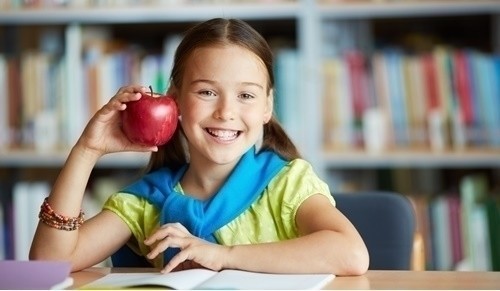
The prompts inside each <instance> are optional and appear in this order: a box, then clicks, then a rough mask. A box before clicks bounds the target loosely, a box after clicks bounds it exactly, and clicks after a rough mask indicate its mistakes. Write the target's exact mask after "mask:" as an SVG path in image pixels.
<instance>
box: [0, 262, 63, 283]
mask: <svg viewBox="0 0 500 291" xmlns="http://www.w3.org/2000/svg"><path fill="white" fill-rule="evenodd" d="M70 273H71V265H70V263H69V262H62V261H13V260H12V261H11V260H7V261H0V289H3V290H49V289H53V290H54V289H65V288H68V287H70V286H71V285H73V278H71V277H70Z"/></svg>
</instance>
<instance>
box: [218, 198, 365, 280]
mask: <svg viewBox="0 0 500 291" xmlns="http://www.w3.org/2000/svg"><path fill="white" fill-rule="evenodd" d="M296 223H297V226H298V228H299V232H300V233H301V235H302V236H301V237H299V238H296V239H291V240H287V241H282V242H277V243H267V244H256V245H240V246H234V247H231V248H230V250H229V252H228V253H229V256H227V258H228V261H227V263H226V268H231V269H232V268H236V269H244V270H250V271H260V272H277V273H295V272H297V273H325V272H327V273H332V274H336V275H340V276H342V275H361V274H364V273H365V272H366V270H367V269H368V264H369V256H368V250H367V249H366V246H365V244H364V242H363V240H362V238H361V236H360V235H359V233H358V232H357V230H356V229H355V227H354V226H353V225H352V224H351V222H350V221H349V220H348V219H347V218H346V217H345V216H344V215H343V214H342V213H341V212H340V211H339V210H338V209H337V208H335V207H333V206H332V205H331V204H330V202H329V201H328V199H327V198H326V197H324V196H323V195H319V194H318V195H313V196H311V197H309V198H308V199H306V200H305V201H304V202H303V203H302V205H301V206H300V207H299V209H298V211H297V216H296Z"/></svg>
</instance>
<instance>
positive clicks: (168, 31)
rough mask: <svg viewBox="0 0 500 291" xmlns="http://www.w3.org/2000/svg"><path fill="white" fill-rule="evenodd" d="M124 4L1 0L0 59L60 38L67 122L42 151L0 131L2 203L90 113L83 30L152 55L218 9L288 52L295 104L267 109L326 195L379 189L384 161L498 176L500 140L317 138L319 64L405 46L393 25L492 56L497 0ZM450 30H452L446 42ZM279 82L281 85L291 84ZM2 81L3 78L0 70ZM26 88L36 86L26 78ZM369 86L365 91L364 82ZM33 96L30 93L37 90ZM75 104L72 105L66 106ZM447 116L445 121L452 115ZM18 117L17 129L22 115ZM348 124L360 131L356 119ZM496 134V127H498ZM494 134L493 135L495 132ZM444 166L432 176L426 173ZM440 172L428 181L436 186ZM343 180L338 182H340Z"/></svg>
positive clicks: (106, 163) (50, 161) (57, 158)
mask: <svg viewBox="0 0 500 291" xmlns="http://www.w3.org/2000/svg"><path fill="white" fill-rule="evenodd" d="M8 2H9V1H7V2H6V3H8ZM10 2H12V3H13V2H19V1H10ZM85 2H86V1H75V2H68V3H85ZM126 2H127V1H122V3H124V4H121V5H119V6H104V5H103V6H98V7H95V6H76V7H71V6H70V7H65V8H61V7H44V8H36V7H29V8H25V9H22V8H19V7H18V8H8V7H6V6H5V5H6V4H5V3H1V4H0V5H4V6H1V7H0V8H1V9H0V55H2V54H4V55H6V54H10V53H12V52H19V51H25V50H26V51H27V50H30V51H33V50H34V51H35V52H36V50H37V47H39V46H40V44H39V43H37V39H40V36H41V35H45V34H46V35H47V36H46V37H45V39H48V40H50V39H51V38H52V39H54V40H56V41H59V42H60V43H59V44H58V45H56V47H55V48H52V49H54V50H56V51H57V52H58V56H57V57H58V58H59V59H64V60H65V61H64V62H58V63H57V64H58V66H59V69H60V70H61V71H65V72H67V73H66V74H65V75H64V78H62V77H61V78H62V79H61V80H64V81H62V85H61V84H59V85H60V87H57V88H56V89H55V90H56V91H57V92H59V95H58V96H57V98H67V97H64V96H71V98H67V102H65V103H63V105H62V106H63V107H62V109H60V110H61V112H62V113H61V114H63V115H66V116H71V118H69V119H67V120H68V122H67V123H65V124H63V125H59V127H58V129H57V130H56V131H57V135H56V136H55V137H53V139H55V140H57V141H58V142H57V143H56V144H54V142H53V141H52V143H51V141H50V140H47V141H46V142H47V143H48V144H49V146H48V148H49V149H47V148H45V147H44V145H41V146H39V147H41V148H42V149H41V150H40V149H38V150H36V149H35V148H36V145H34V144H33V140H31V143H30V142H29V141H28V142H27V143H26V144H22V142H21V143H20V142H14V143H9V142H6V141H5V140H6V138H5V135H0V169H2V171H1V172H0V174H1V175H0V186H1V187H3V188H2V189H6V190H5V191H2V192H3V193H2V197H3V198H2V203H6V202H5V201H7V202H8V201H10V199H11V198H9V195H10V194H11V193H10V192H11V191H12V185H13V183H14V182H15V180H16V179H18V177H24V175H23V174H24V173H26V172H30V171H31V170H32V169H35V172H36V173H39V172H43V171H44V170H48V171H49V172H50V171H57V169H58V168H60V167H61V165H62V164H63V163H64V160H65V157H66V155H67V153H68V150H69V147H70V146H71V145H72V144H73V143H74V141H75V140H76V138H77V137H78V136H79V134H80V132H81V130H82V129H83V126H84V125H85V123H86V121H87V120H88V118H89V117H90V111H92V110H91V109H88V103H89V102H88V98H87V97H86V96H87V95H88V92H87V91H86V90H87V89H86V87H87V86H86V84H87V83H85V82H86V81H85V74H84V72H85V71H84V70H83V68H85V66H86V59H85V58H84V57H82V56H86V55H87V54H88V52H89V48H88V47H87V44H88V37H89V35H90V36H93V37H96V36H97V37H104V39H105V40H107V41H109V40H110V39H119V41H120V42H119V43H117V44H116V43H114V44H113V45H118V46H119V45H123V43H125V44H127V43H136V42H141V41H144V43H145V44H147V46H149V47H151V48H153V49H154V50H153V52H148V53H152V54H153V53H158V51H159V52H160V53H161V52H162V50H163V48H162V46H163V45H164V44H165V43H167V36H175V35H177V34H178V33H180V32H181V31H183V30H184V29H185V28H186V27H188V26H189V25H190V24H192V23H194V22H197V21H201V20H205V19H208V18H212V17H221V16H222V17H235V18H241V19H244V20H246V21H248V22H249V23H250V24H252V25H253V26H254V27H255V28H256V29H258V30H259V31H260V32H262V33H263V34H264V36H265V37H266V38H267V39H268V40H269V41H270V43H271V45H272V46H273V47H276V48H277V49H278V48H285V49H288V50H289V51H290V50H291V51H292V52H294V56H295V59H294V61H295V66H296V67H295V68H296V70H294V71H295V72H296V75H295V78H299V79H298V80H300V81H299V82H295V83H296V84H297V83H298V84H299V85H298V87H293V88H294V90H295V91H296V94H294V96H293V97H290V98H288V97H289V96H288V97H287V100H286V101H285V102H284V103H283V104H290V103H293V104H294V107H288V105H287V106H285V105H283V104H281V103H279V102H280V101H278V104H277V105H278V106H277V110H281V111H284V112H281V114H282V116H281V117H282V118H283V120H285V121H286V122H284V125H285V127H286V128H287V130H288V131H289V132H290V134H291V135H292V139H294V141H295V142H296V143H297V145H298V147H299V149H300V150H301V151H302V152H303V154H304V156H305V158H306V159H308V160H310V161H311V163H312V164H313V165H314V166H315V168H316V169H317V171H318V173H319V175H320V176H322V177H324V179H325V180H326V181H327V182H328V183H329V184H330V185H332V186H331V188H332V191H333V192H335V191H344V190H345V189H354V190H356V189H359V188H370V187H377V185H379V184H377V183H378V182H377V181H378V180H380V177H378V176H379V175H380V173H379V172H385V171H390V170H392V169H395V170H396V169H412V170H415V171H421V172H423V173H422V174H421V176H423V177H429V175H430V176H432V175H433V173H438V172H439V173H441V171H451V172H452V174H451V175H455V174H456V173H455V172H457V173H469V172H470V173H472V172H475V171H476V170H481V171H487V172H488V174H489V175H490V177H491V179H492V180H493V181H495V180H498V177H500V173H499V171H500V146H498V145H492V144H489V143H486V142H484V143H482V144H479V145H476V144H471V143H468V144H466V145H465V146H461V147H454V146H453V144H452V143H451V141H450V140H451V138H450V137H448V138H447V140H448V141H447V142H446V145H445V146H443V147H442V148H438V149H434V150H433V149H431V147H430V146H429V145H428V144H427V143H428V141H427V140H425V139H424V142H421V143H420V144H417V145H414V144H410V145H408V146H402V145H397V146H394V145H391V146H387V145H386V147H385V148H384V149H383V150H375V151H374V152H370V151H367V150H366V149H365V146H364V145H363V142H364V139H363V138H362V133H361V132H359V131H358V133H357V134H358V137H356V139H357V141H356V142H354V143H352V144H348V145H347V146H346V145H345V144H344V145H340V146H339V145H338V144H332V143H330V142H327V140H328V138H327V137H326V136H325V132H328V131H329V129H328V128H327V126H328V122H327V118H328V117H329V116H332V115H335V114H332V112H331V111H329V110H331V108H330V107H329V106H327V105H328V102H325V99H324V96H325V95H326V94H328V92H329V91H328V90H330V89H331V88H330V89H329V87H328V86H329V83H328V82H327V81H326V79H325V73H324V64H325V62H326V60H328V59H330V58H333V57H337V56H339V55H341V54H342V53H343V52H345V51H348V50H352V49H356V50H359V51H361V52H362V53H363V54H364V55H365V56H366V57H367V60H366V61H367V62H369V63H371V59H370V58H371V57H372V56H373V55H374V54H376V53H377V52H379V51H380V48H381V46H382V45H384V44H387V43H389V44H391V43H392V44H396V45H397V46H398V47H399V48H403V46H404V45H403V44H402V43H401V42H400V39H399V38H400V37H401V36H402V34H401V32H404V31H406V30H412V31H416V32H422V31H425V32H427V31H428V30H429V27H431V28H432V30H435V32H436V33H437V34H436V35H437V36H438V37H441V38H443V40H444V42H445V43H446V44H452V45H456V46H466V47H468V48H473V49H478V50H480V51H481V52H482V53H485V54H487V55H488V56H489V55H493V54H499V53H500V1H496V0H479V1H473V0H458V1H451V0H449V1H446V0H442V1H439V0H428V1H409V0H408V1H406V0H404V1H403V0H400V1H396V0H394V1H389V0H387V1H383V0H381V1H375V0H373V1H368V0H367V1H364V0H356V1H347V0H346V1H326V0H325V1H320V0H318V1H316V0H297V1H278V0H277V1H265V2H259V1H241V2H239V1H231V2H227V1H223V2H217V1H215V2H210V3H196V4H194V3H192V2H189V1H188V2H187V3H186V4H180V3H177V4H173V5H160V4H150V5H132V6H127V5H125V3H126ZM130 2H137V1H130ZM150 2H151V3H156V2H155V1H150ZM157 2H158V3H160V2H161V1H157ZM202 2H203V1H202ZM33 3H35V2H33ZM101 3H105V1H103V2H101ZM148 3H149V2H148ZM449 23H452V24H453V26H454V27H458V28H459V29H456V30H458V31H459V32H456V33H451V32H450V31H452V30H450V28H449V27H448V26H447V25H448V24H449ZM438 28H439V29H438ZM471 31H472V32H471ZM436 35H434V36H436ZM450 35H452V36H453V37H452V38H450ZM398 41H399V42H398ZM419 41H420V42H419V44H422V40H421V39H420V40H419ZM413 44H414V43H413ZM423 44H424V45H429V46H432V45H434V44H435V43H433V42H432V41H429V39H427V42H424V43H423ZM49 47H50V45H49ZM419 49H422V47H419ZM277 51H278V50H277ZM279 55H280V56H281V54H279ZM283 55H284V54H283ZM0 65H1V59H0ZM0 77H2V75H1V74H0ZM106 80H107V81H106V83H112V82H115V81H111V80H108V79H106ZM283 82H285V83H286V82H289V83H290V80H288V81H286V80H285V81H283ZM296 84H295V85H296ZM0 85H2V84H1V78H0ZM284 86H286V85H284ZM5 87H6V86H0V95H1V96H12V94H14V93H13V92H12V91H11V92H6V91H5V89H2V88H5ZM32 87H34V88H38V87H37V86H36V85H32ZM116 89H117V88H107V89H103V90H104V91H103V92H108V93H106V94H103V95H104V96H102V98H109V97H111V96H112V93H114V92H115V91H116ZM2 90H3V91H2ZM32 90H33V88H32ZM47 90H49V89H47ZM106 90H107V91H106ZM371 90H372V91H375V89H373V88H372V89H371ZM292 91H293V90H292ZM14 92H15V91H14ZM31 92H35V93H33V94H36V92H37V91H36V90H35V91H31ZM108 95H109V96H108ZM372 95H373V93H372ZM1 98H3V99H0V131H2V129H3V128H2V124H5V123H6V122H9V121H5V119H4V121H2V119H1V116H2V114H3V116H5V115H7V114H9V112H11V110H10V111H5V109H4V111H2V108H6V107H5V106H3V105H4V104H5V103H1V102H5V101H4V100H5V97H1ZM10 98H11V97H10ZM278 98H279V96H278ZM372 98H374V97H373V96H372ZM94 102H98V101H94ZM499 102H500V101H499ZM280 105H281V106H280ZM75 108H78V110H76V111H75ZM81 108H87V109H85V110H87V113H85V114H81V113H79V112H78V111H79V110H80V109H81ZM294 108H295V109H294ZM297 108H298V109H297ZM325 108H326V109H325ZM18 110H20V111H19V112H24V111H23V110H26V109H25V108H24V107H22V108H18ZM31 110H36V108H35V109H31ZM80 111H81V110H80ZM498 111H499V109H497V110H496V111H495V110H493V111H492V112H496V113H497V114H498ZM298 112H300V113H298ZM342 113H343V114H344V113H345V112H342ZM20 114H21V113H20ZM23 114H27V113H23ZM450 116H451V117H453V114H451V115H450ZM358 117H359V116H358ZM16 120H17V121H15V122H17V124H18V125H19V122H20V121H19V120H18V119H16ZM2 122H3V123H2ZM450 122H451V121H450ZM4 126H5V125H4ZM47 126H48V127H49V129H50V128H52V129H53V128H54V127H50V126H51V125H50V122H49V123H48V125H47ZM351 126H352V125H351ZM355 126H357V127H358V130H359V126H360V125H359V120H358V121H357V125H355ZM350 130H353V129H352V128H351V129H350ZM354 130H356V129H354ZM496 130H499V129H498V127H497V128H496ZM4 132H5V131H4ZM450 132H451V131H450ZM497 132H498V131H497ZM498 134H499V135H500V132H498ZM49 136H50V135H49ZM336 137H337V136H335V138H336ZM375 137H376V138H377V137H378V136H377V135H376V136H375ZM18 139H19V137H18ZM359 140H361V142H360V141H359ZM61 141H62V142H61ZM146 162H147V156H146V155H142V154H141V155H137V154H128V153H127V154H115V155H111V156H107V157H105V158H103V159H102V161H100V162H99V163H98V165H97V171H96V172H99V174H102V175H111V174H110V173H113V172H116V171H121V170H123V169H126V170H129V171H132V172H134V171H136V170H137V169H140V168H142V167H143V166H144V165H145V164H146ZM429 173H430V174H429ZM99 174H96V175H99ZM445 174H446V173H445ZM445 174H442V173H441V174H439V175H436V177H441V175H445ZM393 175H396V176H397V174H393ZM456 175H458V174H456ZM353 176H356V179H354V180H356V181H360V180H361V182H359V183H358V182H355V183H353V184H355V185H353V184H351V181H352V179H351V178H352V177H353ZM35 178H36V175H35V174H30V179H35ZM438 179H439V178H435V179H433V180H432V181H434V182H436V181H438ZM346 181H347V182H346ZM454 182H456V180H455V181H454ZM346 183H347V184H348V185H347V186H346V187H344V184H346ZM415 183H419V182H418V181H413V184H415ZM436 183H437V184H439V185H441V184H442V183H438V182H436ZM443 183H444V182H443ZM493 184H494V183H493ZM396 188H397V187H396ZM428 188H431V189H429V191H433V193H434V192H438V191H442V189H439V187H438V186H434V187H428ZM5 193H7V194H5Z"/></svg>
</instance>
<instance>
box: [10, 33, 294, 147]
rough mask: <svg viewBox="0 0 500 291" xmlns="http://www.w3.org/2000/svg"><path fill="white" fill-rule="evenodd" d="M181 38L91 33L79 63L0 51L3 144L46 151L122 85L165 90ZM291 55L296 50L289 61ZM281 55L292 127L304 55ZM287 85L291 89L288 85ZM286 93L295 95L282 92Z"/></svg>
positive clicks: (66, 141)
mask: <svg viewBox="0 0 500 291" xmlns="http://www.w3.org/2000/svg"><path fill="white" fill-rule="evenodd" d="M85 34H86V35H87V34H91V33H90V32H89V33H85ZM87 38H88V36H87ZM180 39H181V38H180V36H178V35H170V36H168V37H166V38H165V41H164V43H163V49H162V52H160V53H151V52H148V51H146V50H144V49H142V48H140V47H138V46H135V45H129V44H123V43H119V42H118V43H117V42H114V41H110V40H108V39H107V38H104V39H97V38H94V39H92V40H88V39H87V41H86V42H85V43H84V44H83V47H84V49H83V58H82V60H81V62H80V61H79V62H78V63H77V64H76V65H75V64H74V61H72V60H68V59H67V58H66V56H63V55H61V54H57V53H54V51H45V50H29V51H24V52H22V53H21V54H20V55H9V56H7V55H1V54H0V96H1V97H0V149H2V148H29V149H35V150H37V151H39V152H44V151H53V150H58V149H61V148H67V147H69V146H71V145H73V143H74V142H75V141H76V139H77V138H78V136H79V135H80V134H81V132H82V130H83V128H84V126H85V124H86V123H87V122H88V120H89V119H90V118H91V116H92V115H93V114H94V113H95V112H96V111H97V110H98V109H99V108H101V107H102V106H103V105H104V104H106V103H107V102H108V101H109V99H110V98H111V97H112V96H114V95H115V94H116V92H117V91H118V89H119V88H120V87H122V86H124V85H127V84H143V85H144V86H148V85H151V86H152V88H153V90H154V91H155V92H165V91H166V90H167V88H168V81H169V73H170V70H171V67H172V62H173V54H174V52H175V49H176V47H177V45H178V43H179V42H180ZM281 55H283V57H281ZM288 55H291V56H292V59H291V61H292V62H291V63H290V62H289V61H288V60H289V59H290V58H287V57H286V56H288ZM277 59H278V62H277V63H278V66H283V69H276V70H277V72H279V74H280V76H279V77H277V78H276V79H278V80H280V81H279V82H278V83H279V86H280V90H279V92H280V96H282V98H281V97H280V98H279V99H280V100H282V101H283V102H280V104H279V105H278V106H277V110H279V111H280V116H282V117H283V118H285V116H286V120H284V121H286V123H290V124H291V126H289V125H287V126H286V127H287V129H290V131H291V132H292V131H293V128H294V127H296V126H297V124H298V123H297V118H295V117H294V118H290V117H288V116H289V115H290V113H293V114H295V112H296V110H295V109H292V108H288V107H290V106H294V104H297V103H295V102H294V98H299V97H300V96H299V94H298V92H297V91H296V90H295V87H296V86H297V84H299V83H300V82H298V78H299V73H298V72H300V69H299V67H298V63H299V59H300V58H299V56H298V54H297V53H296V51H295V50H283V51H280V52H279V53H278V58H277ZM282 59H283V60H284V59H286V60H287V61H281V60H282ZM285 67H286V68H285ZM70 72H71V74H70ZM292 74H293V76H295V79H296V80H297V81H294V82H293V83H291V84H289V83H286V84H283V82H282V81H281V80H283V76H284V75H287V78H290V77H293V76H292ZM281 75H283V76H281ZM74 78H79V79H80V81H78V80H76V81H75V79H74ZM78 84H81V86H77V85H78ZM285 88H289V89H287V90H286V91H285V90H284V89H285ZM281 89H283V90H281ZM282 91H283V92H282ZM284 93H286V94H288V93H291V94H295V95H293V96H290V97H291V98H289V97H288V96H286V98H284V96H283V94H284ZM285 106H287V107H285ZM299 135H300V134H299V133H295V136H299Z"/></svg>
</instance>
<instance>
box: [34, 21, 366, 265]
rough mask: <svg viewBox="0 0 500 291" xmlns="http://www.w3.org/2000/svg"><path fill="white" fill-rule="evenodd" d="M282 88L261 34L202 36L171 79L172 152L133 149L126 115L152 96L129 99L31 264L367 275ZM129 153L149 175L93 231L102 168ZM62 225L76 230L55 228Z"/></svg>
mask: <svg viewBox="0 0 500 291" xmlns="http://www.w3.org/2000/svg"><path fill="white" fill-rule="evenodd" d="M273 86H274V76H273V56H272V52H271V50H270V48H269V46H268V44H267V43H266V41H265V40H264V39H263V37H262V36H261V35H260V34H259V33H257V32H256V31H255V30H254V29H253V28H252V27H250V26H249V25H248V24H246V23H245V22H243V21H240V20H235V19H221V18H218V19H212V20H209V21H206V22H204V23H200V24H198V25H196V26H194V27H193V28H192V29H190V30H189V31H188V32H187V34H186V35H185V37H184V39H183V41H182V42H181V43H180V45H179V47H178V49H177V51H176V54H175V59H174V65H173V69H172V74H171V86H170V88H169V94H171V95H172V96H173V97H174V98H175V100H176V103H177V106H178V108H179V112H180V116H179V121H180V122H179V126H178V128H177V130H176V133H175V134H174V136H173V138H172V139H171V140H170V141H169V142H168V143H167V144H166V145H164V146H160V147H156V146H152V147H144V146H140V145H135V144H132V143H131V142H130V141H129V140H128V139H127V138H126V137H125V135H124V134H123V131H122V130H121V128H120V122H119V121H120V113H121V111H123V110H124V109H125V108H126V106H127V102H130V101H133V100H138V99H139V98H140V96H141V93H143V92H146V89H145V88H144V87H143V86H126V87H122V88H121V89H120V90H118V92H117V94H116V95H115V96H114V97H113V98H111V100H110V101H109V103H108V104H106V105H105V106H103V107H102V108H101V109H100V110H99V111H98V112H97V113H96V114H95V115H94V116H93V118H92V119H91V120H90V121H89V123H88V125H87V127H86V128H85V130H84V132H83V133H82V135H81V137H80V139H79V140H78V141H77V143H76V144H75V146H74V147H73V149H72V150H71V153H70V155H69V157H68V159H67V161H66V163H65V165H64V167H63V169H62V171H61V173H60V175H59V177H58V178H57V180H56V182H55V183H54V187H53V189H52V192H51V193H50V195H49V197H48V199H47V200H46V202H45V203H44V207H42V209H41V213H42V214H44V215H45V219H41V222H40V223H39V225H38V228H37V232H36V234H35V237H34V239H33V244H32V248H31V254H30V257H31V259H56V260H69V261H71V262H72V266H73V270H81V269H84V268H87V267H90V266H92V265H94V264H96V263H99V262H100V261H102V260H104V259H106V258H108V257H109V256H110V255H112V254H115V252H117V250H119V249H120V250H124V246H125V247H126V248H125V249H129V250H132V251H133V254H134V256H138V257H140V258H143V261H144V262H146V264H149V265H150V266H154V267H156V268H159V269H161V270H162V271H163V272H170V271H173V270H179V269H185V268H193V267H204V268H209V269H213V270H221V269H242V270H249V271H259V272H274V273H325V272H327V273H333V274H336V275H360V274H363V273H365V272H366V270H367V268H368V261H369V258H368V253H367V250H366V247H365V245H364V243H363V240H362V239H361V237H360V235H359V234H358V232H357V231H356V229H355V228H354V227H353V225H352V224H351V223H350V222H349V220H348V219H347V218H346V217H345V216H344V215H343V214H342V213H341V212H340V211H339V210H338V209H337V208H335V201H334V199H333V197H332V195H331V194H330V190H329V188H328V186H327V185H326V183H325V182H323V181H322V180H321V179H319V178H318V176H317V175H316V174H315V173H314V170H313V168H312V167H311V165H310V164H309V163H308V162H307V161H305V160H304V159H302V158H301V157H300V155H299V153H298V151H297V149H296V147H295V146H294V145H293V143H292V142H291V140H290V139H289V138H288V136H287V135H286V133H285V132H284V130H283V129H282V127H281V126H280V125H279V123H278V122H277V120H276V119H275V118H274V116H273V101H274V100H273ZM123 151H140V152H141V151H142V152H144V151H146V152H148V151H150V152H152V154H151V159H150V162H149V165H148V168H147V174H146V175H144V176H143V177H142V178H141V179H139V180H137V181H135V182H133V183H131V184H130V185H129V186H127V187H125V188H124V189H122V190H121V191H120V192H119V193H115V194H113V195H111V196H110V198H109V199H108V200H107V201H106V203H105V205H104V207H103V210H102V211H101V212H100V213H99V214H98V215H96V216H95V217H93V218H91V219H89V220H88V221H85V222H83V217H82V216H81V215H80V214H81V212H80V208H81V202H82V199H83V193H84V190H85V188H86V184H87V182H88V179H89V175H90V173H91V171H92V169H93V167H94V166H95V164H96V162H97V160H98V159H99V158H100V157H102V156H103V155H105V154H108V153H113V152H123ZM47 209H50V211H52V212H50V211H48V210H47ZM47 213H48V214H47ZM47 215H48V216H47ZM50 215H52V216H50ZM42 217H44V216H43V215H42ZM58 217H59V218H61V217H62V218H65V219H62V220H61V221H62V222H60V223H50V221H51V220H50V219H53V220H56V219H57V218H58ZM64 221H66V222H71V223H72V227H67V225H65V222H64ZM116 257H117V259H119V255H116ZM122 259H123V258H122ZM138 264H139V263H138Z"/></svg>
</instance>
